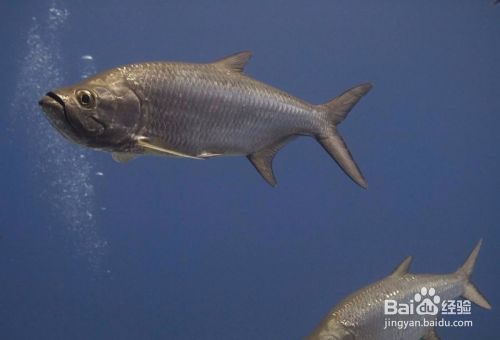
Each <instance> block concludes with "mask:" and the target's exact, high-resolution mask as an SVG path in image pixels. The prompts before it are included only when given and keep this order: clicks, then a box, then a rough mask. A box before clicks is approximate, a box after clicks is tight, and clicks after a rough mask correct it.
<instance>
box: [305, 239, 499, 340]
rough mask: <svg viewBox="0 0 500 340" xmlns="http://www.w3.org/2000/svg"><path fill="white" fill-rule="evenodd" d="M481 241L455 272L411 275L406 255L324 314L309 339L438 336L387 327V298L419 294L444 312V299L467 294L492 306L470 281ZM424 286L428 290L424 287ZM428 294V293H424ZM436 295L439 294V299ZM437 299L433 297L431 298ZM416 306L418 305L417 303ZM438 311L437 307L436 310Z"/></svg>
mask: <svg viewBox="0 0 500 340" xmlns="http://www.w3.org/2000/svg"><path fill="white" fill-rule="evenodd" d="M480 246H481V242H479V243H478V244H477V245H476V247H475V248H474V250H473V251H472V252H471V254H470V255H469V257H468V258H467V260H466V261H465V263H464V264H463V265H462V266H461V267H460V268H459V269H458V270H457V271H456V272H454V273H450V274H443V275H429V274H418V275H417V274H411V273H408V267H409V265H410V262H411V257H408V258H406V259H405V260H404V261H403V262H402V263H401V264H400V265H399V266H398V267H397V268H396V270H394V272H393V273H392V274H391V275H389V276H387V277H386V278H384V279H382V280H380V281H377V282H375V283H373V284H370V285H368V286H366V287H363V288H361V289H359V290H358V291H356V292H354V293H352V294H351V295H349V296H348V297H346V298H345V299H344V300H342V301H341V302H340V303H339V304H338V305H336V306H335V307H333V308H332V310H331V311H330V312H329V313H328V314H327V315H326V316H325V318H324V319H323V320H322V321H321V323H320V324H319V325H318V327H317V328H316V329H315V330H314V331H313V332H312V334H311V335H310V336H309V337H308V338H307V339H309V340H327V339H328V340H340V339H342V340H348V339H350V340H355V339H356V340H364V339H373V340H377V339H421V338H424V339H427V340H430V339H438V337H437V335H436V333H435V329H433V328H428V327H427V328H426V327H407V328H402V329H399V328H398V327H386V325H385V320H386V318H388V315H386V314H385V301H386V300H388V299H390V300H395V301H398V302H403V303H410V302H414V300H416V299H417V297H416V294H420V296H421V298H422V300H421V301H423V299H424V298H426V297H428V298H429V299H431V300H430V301H433V302H436V307H437V308H439V312H440V311H441V303H440V302H441V301H444V300H454V299H456V298H458V297H464V298H466V299H469V300H470V301H472V302H474V303H476V304H477V305H479V306H481V307H483V308H487V309H490V308H491V306H490V305H489V303H488V302H487V301H486V299H485V298H484V297H483V296H482V295H481V294H480V293H479V292H478V291H477V289H476V288H475V286H474V285H473V284H472V283H471V281H470V275H471V273H472V269H473V267H474V263H475V260H476V257H477V255H478V253H479V248H480ZM423 287H425V290H422V289H423ZM424 293H425V294H424ZM435 297H439V298H438V299H436V298H435ZM432 299H434V300H432ZM415 305H416V304H415ZM436 312H438V309H436ZM437 315H438V314H435V315H418V314H416V313H413V314H411V315H391V319H397V320H403V321H410V320H411V321H415V320H417V321H418V320H420V322H421V324H423V320H424V318H426V319H427V320H435V319H436V318H437Z"/></svg>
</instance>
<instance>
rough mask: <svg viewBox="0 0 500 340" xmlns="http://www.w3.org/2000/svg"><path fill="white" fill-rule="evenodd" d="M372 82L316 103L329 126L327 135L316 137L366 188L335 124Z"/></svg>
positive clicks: (347, 171)
mask: <svg viewBox="0 0 500 340" xmlns="http://www.w3.org/2000/svg"><path fill="white" fill-rule="evenodd" d="M371 88H372V84H369V83H366V84H361V85H358V86H356V87H353V88H352V89H350V90H347V91H345V92H344V93H342V94H341V95H340V96H338V97H336V98H335V99H333V100H331V101H329V102H327V103H325V104H322V105H318V108H319V110H321V111H323V112H326V114H327V119H328V120H329V122H330V124H331V127H330V129H329V131H330V133H329V134H327V135H318V136H316V139H317V140H318V142H319V143H320V144H321V145H322V146H323V148H324V149H325V150H326V152H328V154H329V155H330V156H331V157H332V158H333V159H334V160H335V162H337V164H338V165H339V166H340V167H341V168H342V170H344V172H345V173H346V174H347V175H348V176H349V177H350V178H351V179H352V180H353V181H354V182H355V183H357V184H358V185H359V186H361V187H363V188H365V189H366V188H367V187H368V185H367V183H366V180H365V179H364V177H363V175H362V174H361V171H360V170H359V168H358V166H357V165H356V162H355V161H354V159H353V158H352V156H351V153H350V152H349V149H348V148H347V145H346V144H345V142H344V141H343V139H342V137H341V136H340V134H339V133H338V132H337V129H336V126H337V125H338V124H340V123H341V122H342V121H343V120H344V119H345V118H346V117H347V115H348V113H349V112H350V111H351V109H352V108H353V107H354V105H356V103H357V102H358V101H359V100H360V99H361V98H362V97H363V96H364V95H365V94H367V93H368V91H370V90H371Z"/></svg>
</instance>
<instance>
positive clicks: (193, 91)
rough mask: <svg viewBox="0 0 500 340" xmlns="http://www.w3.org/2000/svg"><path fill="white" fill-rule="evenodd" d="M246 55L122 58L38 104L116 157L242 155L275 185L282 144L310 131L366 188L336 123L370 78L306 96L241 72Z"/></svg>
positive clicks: (62, 127)
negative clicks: (327, 96) (331, 94)
mask: <svg viewBox="0 0 500 340" xmlns="http://www.w3.org/2000/svg"><path fill="white" fill-rule="evenodd" d="M250 56H251V53H250V52H248V51H244V52H240V53H236V54H233V55H231V56H228V57H226V58H223V59H220V60H218V61H215V62H213V63H208V64H191V63H182V62H150V63H138V64H131V65H125V66H121V67H117V68H114V69H111V70H108V71H105V72H102V73H100V74H97V75H95V76H93V77H90V78H87V79H85V80H83V81H82V82H80V83H78V84H75V85H72V86H69V87H65V88H61V89H57V90H53V91H51V92H48V93H47V94H46V95H45V96H44V97H43V98H42V99H41V100H40V102H39V104H40V105H41V106H42V108H43V111H44V112H45V113H46V116H47V117H48V119H49V121H50V122H51V123H52V125H53V126H54V127H55V128H56V129H57V130H59V131H60V132H61V133H62V134H63V135H64V136H65V137H67V138H68V139H70V140H72V141H74V142H76V143H79V144H83V145H86V146H88V147H91V148H95V149H99V150H104V151H109V152H112V154H113V158H114V159H115V160H117V161H119V162H125V161H127V160H129V159H131V158H134V157H135V156H136V155H140V154H145V153H152V154H159V155H167V156H177V157H187V158H194V159H205V158H209V157H214V156H226V155H245V156H247V157H248V159H249V160H250V162H251V163H252V164H253V165H254V166H255V168H256V169H257V170H258V172H259V173H260V174H261V175H262V177H263V178H264V179H265V180H266V181H267V182H268V183H269V184H270V185H272V186H275V185H276V179H275V176H274V173H273V169H272V160H273V158H274V156H275V154H276V153H277V152H278V150H279V149H280V148H281V147H283V146H284V145H285V144H286V143H288V142H289V141H290V140H292V139H293V138H294V137H296V136H298V135H308V136H314V137H315V138H316V139H317V141H318V142H319V143H320V144H321V145H322V146H323V148H324V149H325V150H326V151H327V152H328V153H329V154H330V156H331V157H332V158H333V159H334V160H335V161H336V162H337V163H338V164H339V165H340V167H341V168H342V169H343V170H344V171H345V173H346V174H347V175H348V176H349V177H350V178H351V179H352V180H353V181H354V182H356V183H357V184H359V185H360V186H361V187H363V188H366V187H367V184H366V181H365V179H364V177H363V175H362V174H361V171H360V170H359V168H358V166H357V165H356V163H355V162H354V160H353V159H352V157H351V154H350V152H349V150H348V149H347V146H346V145H345V143H344V141H343V140H342V138H341V136H340V135H339V133H338V131H337V125H338V124H340V123H341V122H342V121H343V120H344V119H345V118H346V116H347V114H348V113H349V111H350V110H351V108H352V107H353V106H354V105H355V104H356V103H357V102H358V101H359V100H360V99H361V97H362V96H363V95H365V94H366V93H367V92H368V91H369V90H370V89H371V88H372V85H371V84H368V83H367V84H362V85H359V86H356V87H354V88H352V89H350V90H348V91H346V92H344V93H343V94H341V95H340V96H338V97H337V98H335V99H333V100H331V101H329V102H327V103H325V104H322V105H312V104H309V103H306V102H304V101H302V100H300V99H297V98H295V97H293V96H291V95H289V94H287V93H285V92H283V91H280V90H278V89H276V88H274V87H271V86H269V85H266V84H263V83H261V82H259V81H257V80H254V79H252V78H250V77H248V76H246V75H244V74H243V68H244V66H245V64H246V63H247V61H248V59H249V58H250Z"/></svg>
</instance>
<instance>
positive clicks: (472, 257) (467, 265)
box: [457, 240, 491, 309]
mask: <svg viewBox="0 0 500 340" xmlns="http://www.w3.org/2000/svg"><path fill="white" fill-rule="evenodd" d="M481 243H482V240H479V242H478V243H477V244H476V246H475V247H474V249H472V251H471V253H470V254H469V256H468V257H467V259H466V260H465V262H464V264H463V265H462V266H461V267H460V268H458V270H457V274H459V275H463V276H465V277H466V279H467V281H466V283H465V285H464V293H463V294H462V296H463V297H464V298H466V299H468V300H470V301H472V302H474V303H475V304H476V305H478V306H480V307H483V308H486V309H491V305H490V304H489V303H488V301H487V300H486V298H485V297H484V296H483V295H482V294H481V293H479V291H478V290H477V288H476V286H474V284H473V283H472V282H471V281H470V276H471V275H472V270H473V269H474V265H475V263H476V258H477V255H478V254H479V249H480V248H481Z"/></svg>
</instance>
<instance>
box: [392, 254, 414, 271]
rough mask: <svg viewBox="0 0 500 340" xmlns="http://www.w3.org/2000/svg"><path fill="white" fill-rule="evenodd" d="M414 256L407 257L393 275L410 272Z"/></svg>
mask: <svg viewBox="0 0 500 340" xmlns="http://www.w3.org/2000/svg"><path fill="white" fill-rule="evenodd" d="M411 260H412V257H411V256H408V257H406V258H405V259H404V260H403V261H402V262H401V263H400V264H399V265H398V266H397V267H396V269H394V271H393V272H392V273H391V276H403V275H405V274H406V273H408V268H410V264H411Z"/></svg>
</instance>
